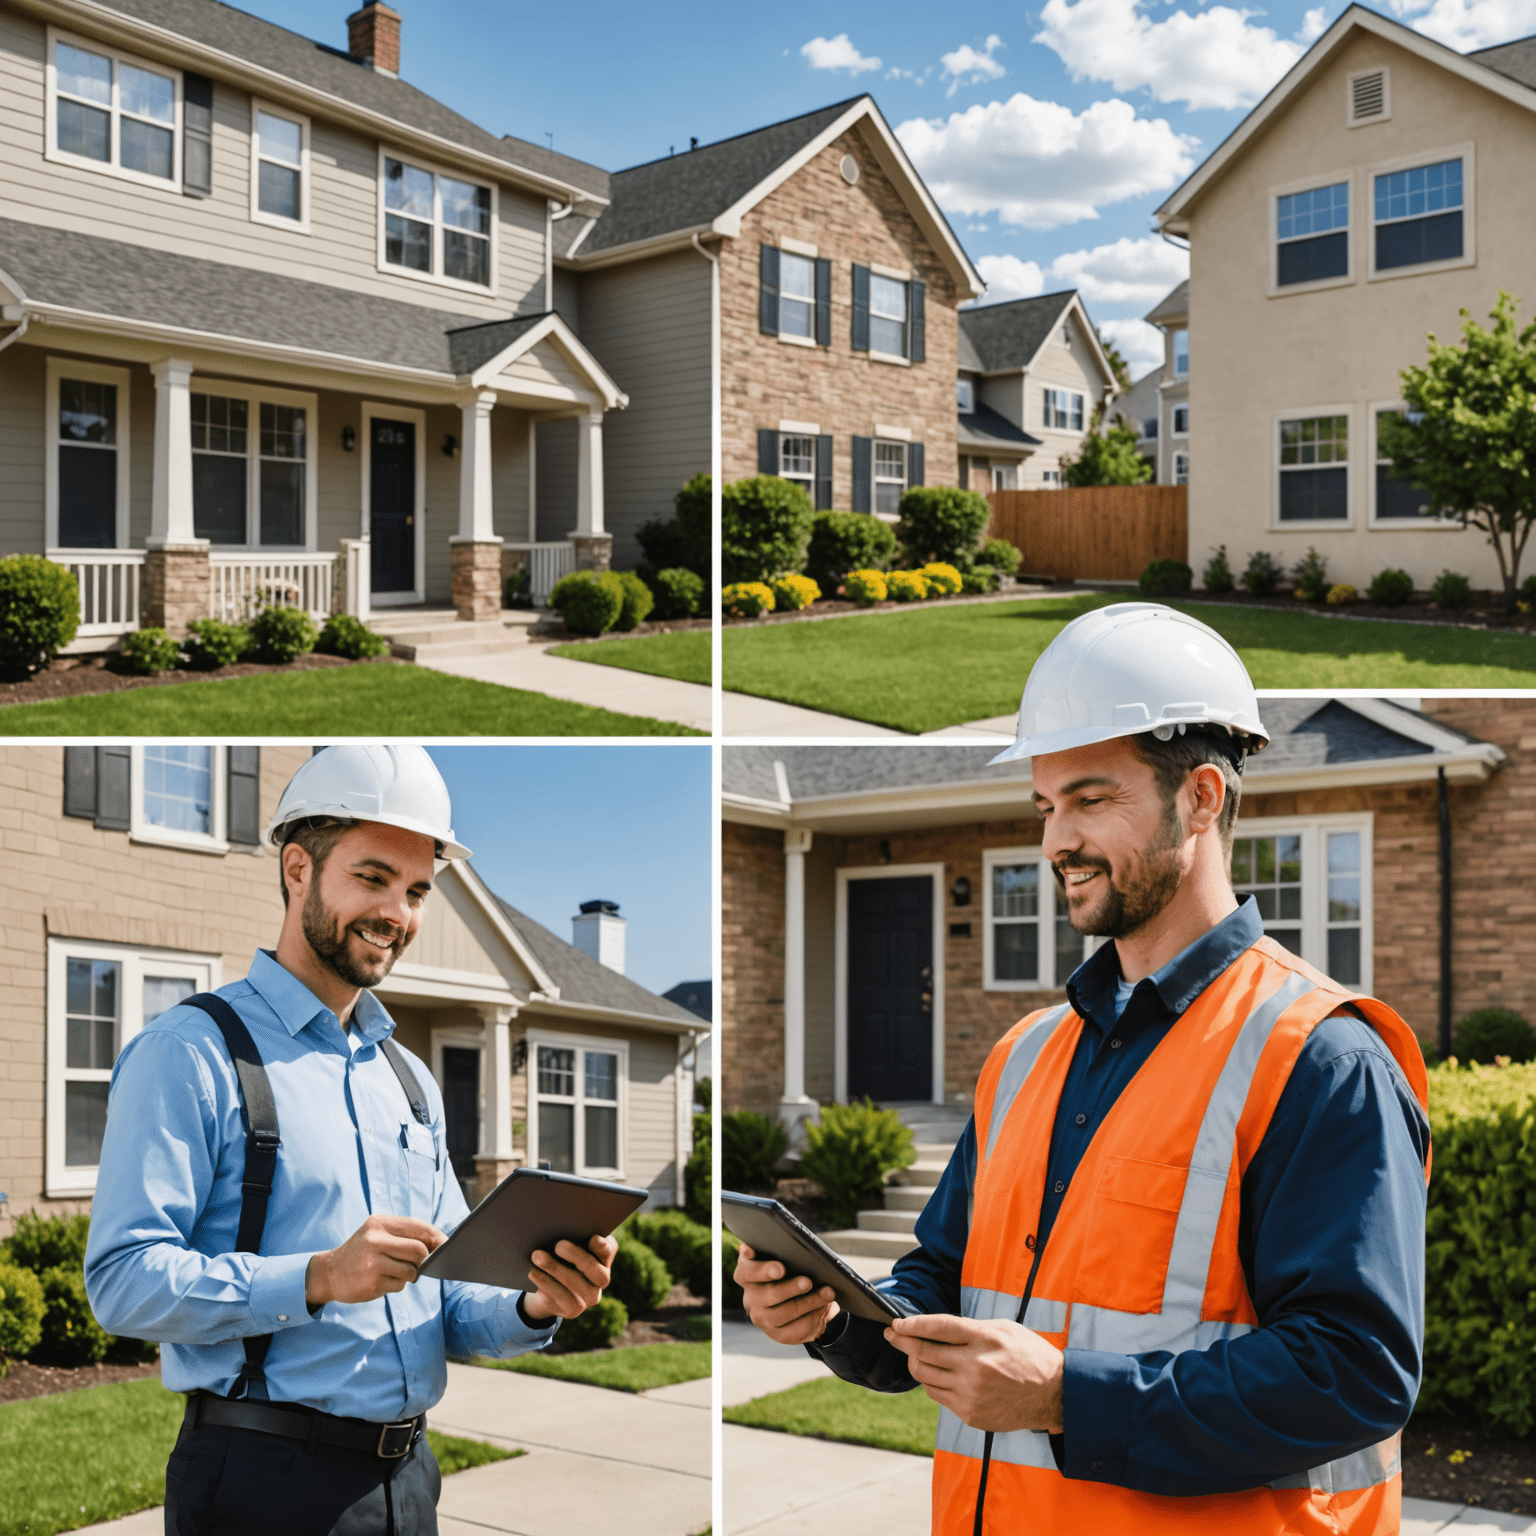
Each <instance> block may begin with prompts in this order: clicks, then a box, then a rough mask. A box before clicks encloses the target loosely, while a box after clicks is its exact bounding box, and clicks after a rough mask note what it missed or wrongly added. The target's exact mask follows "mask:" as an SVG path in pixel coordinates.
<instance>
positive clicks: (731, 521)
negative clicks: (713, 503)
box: [720, 475, 816, 582]
mask: <svg viewBox="0 0 1536 1536" xmlns="http://www.w3.org/2000/svg"><path fill="white" fill-rule="evenodd" d="M815 515H816V509H815V508H814V507H813V506H812V505H811V498H810V497H809V496H807V495H806V494H805V492H804V491H803V490H801V488H800V487H799V486H798V485H792V484H791V483H790V482H789V481H788V480H781V479H780V478H779V477H778V476H777V475H754V476H753V477H752V478H751V479H750V480H737V481H736V482H735V483H734V484H732V485H728V486H726V487H725V488H724V489H723V490H722V491H721V493H720V570H721V578H720V579H721V580H722V581H725V582H743V581H768V580H770V579H771V578H772V577H773V576H774V575H775V574H776V573H777V572H779V571H798V570H799V569H800V567H801V566H802V565H803V564H804V563H805V550H806V545H807V544H809V543H810V538H811V520H812V518H814V517H815Z"/></svg>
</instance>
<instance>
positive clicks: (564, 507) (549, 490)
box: [538, 411, 614, 544]
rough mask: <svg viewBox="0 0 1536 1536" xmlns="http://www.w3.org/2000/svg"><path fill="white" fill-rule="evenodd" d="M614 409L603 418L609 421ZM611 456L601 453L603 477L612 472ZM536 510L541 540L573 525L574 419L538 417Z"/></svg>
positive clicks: (560, 534) (551, 538)
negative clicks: (553, 419)
mask: <svg viewBox="0 0 1536 1536" xmlns="http://www.w3.org/2000/svg"><path fill="white" fill-rule="evenodd" d="M613 417H614V412H612V411H610V412H609V413H608V414H607V415H606V416H605V417H604V418H603V423H604V426H605V428H606V426H607V423H608V422H610V421H612V420H613ZM612 464H613V460H612V459H610V458H606V457H605V462H604V472H603V479H604V482H605V483H606V482H607V481H608V480H610V479H611V478H612V476H613V469H612ZM538 476H539V486H538V514H539V538H538V542H539V543H541V544H547V543H552V542H554V541H556V540H559V539H564V538H567V537H569V536H570V532H571V530H572V529H573V528H574V527H575V526H576V423H575V422H574V421H541V422H540V423H539V447H538Z"/></svg>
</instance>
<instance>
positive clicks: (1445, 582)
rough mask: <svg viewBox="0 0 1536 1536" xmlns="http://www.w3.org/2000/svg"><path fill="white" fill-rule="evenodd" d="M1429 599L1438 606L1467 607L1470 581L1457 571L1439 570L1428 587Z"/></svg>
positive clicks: (1469, 601) (1470, 588) (1470, 597)
mask: <svg viewBox="0 0 1536 1536" xmlns="http://www.w3.org/2000/svg"><path fill="white" fill-rule="evenodd" d="M1429 600H1430V601H1431V602H1432V603H1434V604H1435V606H1436V607H1438V608H1451V609H1457V608H1469V607H1471V605H1472V583H1471V582H1470V581H1468V580H1467V578H1466V577H1465V576H1463V575H1462V574H1461V573H1460V572H1459V571H1441V572H1440V574H1439V575H1438V576H1437V577H1435V584H1434V586H1432V587H1431V588H1430V589H1429Z"/></svg>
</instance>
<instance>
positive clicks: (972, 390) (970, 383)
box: [955, 379, 976, 415]
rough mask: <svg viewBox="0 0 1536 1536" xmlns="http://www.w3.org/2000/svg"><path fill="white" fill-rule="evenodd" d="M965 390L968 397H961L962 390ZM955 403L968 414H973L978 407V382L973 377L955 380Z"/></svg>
mask: <svg viewBox="0 0 1536 1536" xmlns="http://www.w3.org/2000/svg"><path fill="white" fill-rule="evenodd" d="M962 389H963V390H964V391H965V393H966V398H965V399H964V400H962V399H961V398H960V391H961V390H962ZM955 404H956V405H957V406H958V407H959V408H960V410H961V411H963V412H964V413H965V414H966V415H970V414H972V413H973V412H974V411H975V409H976V383H975V381H974V380H973V379H956V380H955Z"/></svg>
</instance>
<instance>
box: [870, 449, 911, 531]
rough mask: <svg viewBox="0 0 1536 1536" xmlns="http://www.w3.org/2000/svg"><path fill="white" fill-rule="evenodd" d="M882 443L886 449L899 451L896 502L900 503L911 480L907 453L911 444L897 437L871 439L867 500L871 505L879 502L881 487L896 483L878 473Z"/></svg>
mask: <svg viewBox="0 0 1536 1536" xmlns="http://www.w3.org/2000/svg"><path fill="white" fill-rule="evenodd" d="M909 436H910V434H909ZM882 443H884V444H885V446H886V447H887V448H900V449H901V495H900V496H898V497H897V498H896V500H897V501H898V502H900V500H901V497H902V496H905V495H906V494H907V490H908V488H909V486H910V483H911V479H912V465H911V462H910V456H909V454H908V451H907V450H908V449H909V448H910V447H911V446H912V445H911V443H909V442H906V441H904V440H903V439H901V438H899V437H880V436H876V437H874V438H873V439H871V441H870V445H869V499H870V502H871V504H873V503H875V502H876V501H878V500H879V488H880V487H881V486H882V485H895V484H896V482H895V481H894V480H893V479H891V477H890V476H889V475H882V474H881V473H880V452H879V449H880V445H881V444H882ZM884 515H886V516H891V515H892V514H890V513H886V514H884ZM895 515H897V516H899V515H900V514H899V513H898V514H895Z"/></svg>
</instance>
